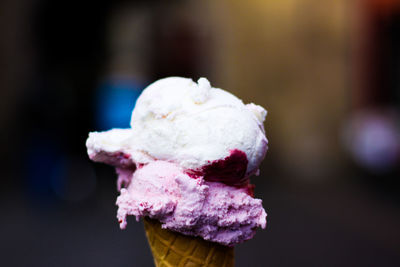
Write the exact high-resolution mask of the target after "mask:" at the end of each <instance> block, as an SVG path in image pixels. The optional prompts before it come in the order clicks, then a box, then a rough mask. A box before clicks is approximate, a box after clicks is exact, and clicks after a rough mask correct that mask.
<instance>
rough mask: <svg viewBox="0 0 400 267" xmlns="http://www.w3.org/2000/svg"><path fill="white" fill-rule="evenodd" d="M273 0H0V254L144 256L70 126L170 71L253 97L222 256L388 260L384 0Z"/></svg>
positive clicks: (399, 248)
mask: <svg viewBox="0 0 400 267" xmlns="http://www.w3.org/2000/svg"><path fill="white" fill-rule="evenodd" d="M273 2H275V1H265V3H264V2H262V1H249V2H242V1H227V0H221V1H215V2H214V1H204V2H203V1H103V2H96V3H89V2H84V1H49V0H36V1H27V0H16V1H2V2H1V4H0V64H1V70H0V88H1V89H0V125H1V137H2V138H1V139H0V147H1V149H2V153H1V154H0V155H1V156H0V162H1V174H2V175H1V177H2V179H1V188H0V210H1V211H2V216H1V220H0V240H1V242H0V246H1V249H0V251H1V252H0V256H1V259H0V262H1V263H0V265H1V266H152V256H151V253H150V250H149V248H148V245H147V241H146V239H145V234H144V231H143V225H142V223H136V222H135V220H134V218H130V220H129V221H128V227H127V229H126V230H124V231H122V230H120V229H119V226H118V223H117V220H116V210H117V208H116V206H115V200H116V197H117V195H118V193H117V190H116V182H115V181H116V174H115V172H114V170H113V169H112V168H111V167H109V166H105V165H101V164H94V163H92V162H90V161H89V159H88V157H87V155H86V148H85V141H86V138H87V135H88V132H89V131H94V130H106V129H109V128H112V127H128V126H129V118H130V113H131V110H132V108H133V106H134V102H135V99H136V97H137V96H138V95H139V94H140V91H141V90H142V89H143V88H144V87H145V86H146V85H148V84H149V83H151V82H152V81H154V80H156V79H158V78H162V77H166V76H171V75H173V76H185V77H191V78H193V79H194V80H197V79H198V78H199V77H203V76H205V77H208V78H209V79H210V81H211V83H212V84H213V85H214V86H216V87H221V88H224V89H226V90H228V91H231V92H233V93H235V94H236V95H238V96H239V97H241V98H242V99H243V100H244V101H245V102H253V101H254V102H255V103H257V104H261V105H263V106H264V107H266V108H267V109H268V111H269V114H268V117H267V121H266V125H265V126H266V132H267V137H268V139H269V141H270V145H269V151H268V153H267V156H266V158H265V160H264V163H263V164H262V166H261V175H260V176H259V177H254V178H253V179H252V182H253V183H254V184H255V185H256V190H255V195H256V197H258V198H262V199H263V205H264V208H265V209H266V211H267V213H268V225H267V229H265V230H259V231H258V233H257V235H256V236H255V238H254V239H253V240H251V241H248V242H246V243H244V244H241V245H238V246H237V247H236V250H235V253H236V265H237V266H399V265H400V227H399V226H400V213H399V211H400V198H399V193H400V188H399V182H398V179H399V165H400V164H399V161H400V160H399V159H400V130H399V129H400V128H399V125H400V120H399V104H400V6H399V4H398V2H397V1H395V0H393V1H389V0H385V1H375V0H369V1H356V0H354V1H344V0H340V1H339V0H338V1H334V0H332V1H317V0H295V1H289V0H285V1H276V3H273ZM320 2H324V3H320Z"/></svg>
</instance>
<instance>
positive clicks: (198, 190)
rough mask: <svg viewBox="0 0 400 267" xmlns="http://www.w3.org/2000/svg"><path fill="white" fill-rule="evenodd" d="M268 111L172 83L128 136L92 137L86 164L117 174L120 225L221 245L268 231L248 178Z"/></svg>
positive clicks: (141, 105) (259, 155) (161, 86)
mask: <svg viewBox="0 0 400 267" xmlns="http://www.w3.org/2000/svg"><path fill="white" fill-rule="evenodd" d="M265 116H266V111H265V109H263V108H262V107H260V106H257V105H255V104H247V105H245V104H243V102H242V101H241V100H240V99H238V98H237V97H235V96H233V95H232V94H230V93H228V92H226V91H224V90H222V89H217V88H212V87H211V85H210V83H209V82H208V80H206V79H205V78H201V79H199V81H198V83H195V82H193V81H192V80H191V79H186V78H180V77H170V78H165V79H162V80H159V81H156V82H155V83H153V84H151V85H150V86H149V87H147V88H146V89H145V90H144V91H143V93H142V94H141V96H140V97H139V99H138V100H137V103H136V107H135V109H134V111H133V113H132V120H131V127H132V128H130V129H112V130H109V131H106V132H92V133H90V134H89V138H88V140H87V142H86V145H87V148H88V154H89V157H90V158H91V159H92V160H94V161H97V162H104V163H107V164H111V165H113V166H115V167H117V173H118V175H119V179H118V188H119V189H120V190H121V195H120V196H119V197H118V199H117V205H118V206H119V209H118V219H119V221H120V224H121V227H122V228H124V227H125V226H126V216H127V215H135V216H136V217H137V218H140V217H143V216H149V217H151V218H156V219H158V220H159V221H160V222H161V223H162V226H163V227H164V228H168V229H171V230H174V231H178V232H181V233H184V234H188V235H194V236H201V237H203V238H204V239H206V240H210V241H214V242H219V243H221V244H224V245H230V246H231V245H235V244H237V243H240V242H243V241H244V240H248V239H250V238H252V237H253V235H254V233H255V230H256V228H257V227H262V228H264V227H265V225H266V213H265V211H264V209H263V208H262V205H261V200H259V199H254V198H253V197H252V196H251V187H250V186H249V180H248V178H249V176H250V175H251V174H254V173H256V172H257V171H258V166H259V164H260V162H261V161H262V159H263V158H264V156H265V153H266V151H267V143H268V141H267V139H266V137H265V131H264V127H263V121H264V119H265Z"/></svg>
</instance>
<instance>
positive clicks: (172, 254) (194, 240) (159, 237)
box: [143, 218, 234, 267]
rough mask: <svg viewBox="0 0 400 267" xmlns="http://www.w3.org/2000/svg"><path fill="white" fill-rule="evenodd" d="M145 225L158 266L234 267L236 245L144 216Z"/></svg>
mask: <svg viewBox="0 0 400 267" xmlns="http://www.w3.org/2000/svg"><path fill="white" fill-rule="evenodd" d="M143 221H144V228H145V230H146V236H147V240H148V242H149V244H150V248H151V252H152V253H153V258H154V263H155V265H156V267H189V266H190V267H200V266H208V267H233V266H234V253H233V247H227V246H223V245H220V244H218V243H214V242H209V241H205V240H203V239H201V238H199V237H192V236H186V235H182V234H180V233H177V232H173V231H170V230H167V229H162V228H161V224H160V223H159V222H158V221H157V220H152V219H149V218H145V219H144V220H143Z"/></svg>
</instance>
